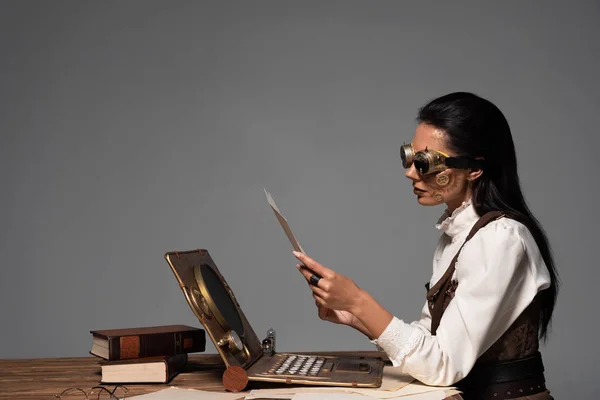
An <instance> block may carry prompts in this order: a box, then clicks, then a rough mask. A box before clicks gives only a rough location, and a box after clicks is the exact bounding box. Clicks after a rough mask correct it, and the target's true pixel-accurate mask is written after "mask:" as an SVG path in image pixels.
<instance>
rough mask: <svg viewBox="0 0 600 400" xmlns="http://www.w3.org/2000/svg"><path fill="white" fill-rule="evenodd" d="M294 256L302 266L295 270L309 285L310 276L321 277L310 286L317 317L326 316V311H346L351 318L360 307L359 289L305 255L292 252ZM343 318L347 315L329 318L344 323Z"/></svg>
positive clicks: (352, 282)
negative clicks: (317, 313)
mask: <svg viewBox="0 0 600 400" xmlns="http://www.w3.org/2000/svg"><path fill="white" fill-rule="evenodd" d="M294 256H296V258H297V259H298V260H300V261H301V262H302V264H303V265H297V268H298V270H299V271H300V273H302V275H304V278H305V279H306V280H307V281H308V282H309V283H311V276H312V275H313V274H316V275H318V276H320V277H321V279H319V280H318V282H317V284H316V285H315V284H314V283H311V285H310V287H311V289H312V291H313V297H314V298H315V301H316V303H317V306H319V307H320V308H319V316H321V313H323V315H324V316H328V315H329V311H326V309H330V310H335V311H347V312H348V313H349V314H351V315H353V316H354V315H356V313H357V311H358V310H359V308H360V307H361V298H362V296H360V294H361V289H360V288H359V287H358V286H357V285H356V283H354V281H353V280H352V279H350V278H348V277H346V276H344V275H342V274H338V273H337V272H335V271H333V270H331V269H329V268H325V267H324V266H322V265H321V264H319V263H318V262H316V261H315V260H313V259H312V258H310V257H308V256H307V255H305V254H302V253H298V252H294ZM321 308H323V309H325V311H321ZM345 317H349V315H348V314H346V313H338V314H335V315H332V316H330V318H332V319H335V320H336V321H345V320H346V319H347V318H345ZM332 322H334V321H332ZM340 323H341V322H340ZM345 325H347V324H345Z"/></svg>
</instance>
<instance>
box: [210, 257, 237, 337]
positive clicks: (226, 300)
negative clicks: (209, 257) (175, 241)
mask: <svg viewBox="0 0 600 400" xmlns="http://www.w3.org/2000/svg"><path fill="white" fill-rule="evenodd" d="M200 272H201V274H202V280H203V281H204V285H205V286H206V290H207V291H208V294H209V295H210V297H211V298H212V301H213V303H214V306H215V307H216V308H217V310H214V311H218V312H219V313H220V314H221V316H222V317H223V319H224V320H225V321H226V323H227V324H228V325H229V328H230V329H231V330H234V331H235V332H236V333H237V334H238V335H243V334H244V326H243V325H242V319H241V318H240V314H239V313H238V309H237V307H236V305H235V303H234V302H233V299H232V298H231V296H230V295H229V292H228V291H227V289H226V288H225V286H224V285H223V282H222V281H221V279H220V278H219V276H218V275H217V273H216V272H215V271H214V270H213V269H212V268H211V267H210V266H208V265H206V264H202V265H201V266H200ZM209 306H210V305H209Z"/></svg>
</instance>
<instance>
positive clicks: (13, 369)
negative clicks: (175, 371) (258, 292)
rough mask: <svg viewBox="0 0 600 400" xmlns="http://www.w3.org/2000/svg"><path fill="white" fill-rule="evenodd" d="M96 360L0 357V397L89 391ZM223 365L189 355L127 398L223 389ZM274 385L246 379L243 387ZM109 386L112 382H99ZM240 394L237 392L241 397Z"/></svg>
mask: <svg viewBox="0 0 600 400" xmlns="http://www.w3.org/2000/svg"><path fill="white" fill-rule="evenodd" d="M313 354H330V355H349V354H352V355H360V356H364V357H381V356H382V353H379V352H374V351H354V352H327V353H313ZM99 361H100V359H99V358H97V357H65V358H34V359H4V360H0V399H11V400H16V399H27V400H29V399H39V400H44V399H55V400H56V398H55V397H54V396H55V395H56V394H58V393H60V392H62V391H63V390H64V389H66V388H69V387H79V388H81V389H83V390H86V391H89V389H90V388H91V387H92V386H95V385H99V382H100V377H101V374H100V365H99V364H98V362H99ZM224 370H225V366H224V364H223V361H222V360H221V357H220V356H219V355H218V354H204V353H201V354H191V355H190V356H189V360H188V364H187V366H186V368H185V370H184V371H183V372H181V373H180V374H179V375H177V376H176V377H175V378H173V379H172V380H171V381H170V382H169V383H168V384H128V385H126V386H127V389H128V392H127V397H131V396H135V395H140V394H145V393H151V392H156V391H158V390H162V389H165V388H168V387H170V386H176V387H181V388H186V389H200V390H209V391H216V392H223V391H225V388H224V387H223V384H222V383H221V378H222V375H223V371H224ZM273 385H277V384H268V383H259V382H250V384H249V386H248V388H247V390H250V389H255V388H265V387H279V386H273ZM103 386H106V387H109V388H112V387H114V386H113V385H103ZM243 395H244V393H241V394H240V397H242V396H243Z"/></svg>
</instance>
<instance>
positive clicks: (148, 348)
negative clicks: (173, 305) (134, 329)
mask: <svg viewBox="0 0 600 400" xmlns="http://www.w3.org/2000/svg"><path fill="white" fill-rule="evenodd" d="M205 348H206V334H205V332H204V330H202V329H201V330H197V331H186V332H168V333H154V334H147V335H131V336H115V337H111V338H109V341H108V349H109V358H108V360H109V361H117V360H129V359H134V358H142V357H154V356H173V355H176V354H187V353H196V352H202V351H204V350H205Z"/></svg>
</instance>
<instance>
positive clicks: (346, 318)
mask: <svg viewBox="0 0 600 400" xmlns="http://www.w3.org/2000/svg"><path fill="white" fill-rule="evenodd" d="M315 296H316V295H315V294H313V297H315ZM315 304H316V305H317V308H318V310H319V318H321V319H322V320H323V321H329V322H332V323H334V324H340V325H347V326H351V327H352V328H354V329H356V330H357V331H359V332H362V333H363V334H365V335H366V336H368V337H369V338H370V339H372V335H371V333H370V332H369V330H368V329H367V328H366V327H365V326H364V325H363V323H362V322H360V320H359V319H358V318H357V317H356V316H355V315H354V314H351V313H350V312H349V311H340V310H332V309H331V308H327V307H324V306H322V305H319V302H318V301H317V300H316V298H315Z"/></svg>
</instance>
